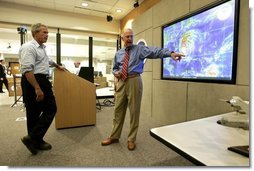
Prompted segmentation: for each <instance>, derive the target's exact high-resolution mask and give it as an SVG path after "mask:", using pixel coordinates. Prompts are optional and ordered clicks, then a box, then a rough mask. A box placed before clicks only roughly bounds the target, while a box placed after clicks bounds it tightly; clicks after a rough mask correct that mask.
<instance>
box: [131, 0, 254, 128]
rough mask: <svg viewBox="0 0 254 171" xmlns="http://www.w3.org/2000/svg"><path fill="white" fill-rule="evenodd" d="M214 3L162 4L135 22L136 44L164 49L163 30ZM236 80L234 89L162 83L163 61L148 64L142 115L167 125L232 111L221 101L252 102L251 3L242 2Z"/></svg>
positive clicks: (166, 0)
mask: <svg viewBox="0 0 254 171" xmlns="http://www.w3.org/2000/svg"><path fill="white" fill-rule="evenodd" d="M214 1H215V0H161V1H160V2H159V3H157V4H156V5H155V6H154V7H152V8H151V9H149V10H148V11H146V12H145V13H144V14H142V15H141V16H139V17H138V18H137V19H135V21H134V22H133V30H134V32H135V34H136V35H135V40H138V39H140V38H143V39H145V40H146V41H147V44H148V45H150V46H159V47H160V46H161V26H162V25H164V24H166V23H168V22H170V21H172V20H174V19H176V18H179V17H181V16H183V15H185V14H187V13H189V12H192V11H194V10H196V9H198V8H201V7H203V6H205V5H207V4H209V3H213V2H214ZM240 3H241V4H240V24H239V41H238V61H237V79H236V84H235V85H229V84H214V83H213V84H211V83H195V82H180V81H169V80H161V79H160V76H161V75H160V74H161V60H148V61H147V63H146V64H145V70H144V73H143V74H142V78H143V82H144V84H143V86H144V93H143V100H142V108H141V111H142V114H147V115H151V116H152V117H153V118H155V119H157V120H160V121H163V123H165V124H173V123H178V122H184V121H188V120H193V119H197V118H203V117H208V116H213V115H217V114H220V113H225V112H228V111H231V107H230V106H229V105H228V104H226V103H225V102H222V101H220V99H229V98H230V97H231V96H233V95H237V96H240V97H242V98H243V99H245V100H249V98H250V97H249V62H250V60H249V58H250V54H249V51H250V49H249V42H250V40H249V31H250V30H249V28H250V25H249V6H248V5H249V1H248V0H244V1H241V2H240Z"/></svg>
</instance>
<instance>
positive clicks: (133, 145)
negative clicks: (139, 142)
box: [128, 141, 136, 151]
mask: <svg viewBox="0 0 254 171" xmlns="http://www.w3.org/2000/svg"><path fill="white" fill-rule="evenodd" d="M135 147H136V144H135V142H131V141H128V149H129V150H131V151H132V150H134V149H135Z"/></svg>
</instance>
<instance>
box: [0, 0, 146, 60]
mask: <svg viewBox="0 0 254 171" xmlns="http://www.w3.org/2000/svg"><path fill="white" fill-rule="evenodd" d="M0 1H1V2H6V3H13V4H15V5H25V6H32V7H37V8H44V9H51V10H57V11H64V12H70V13H76V14H85V15H88V16H97V17H103V18H105V19H106V16H107V15H109V14H110V15H111V16H112V17H113V20H121V19H122V18H123V17H124V16H126V15H127V14H128V13H129V12H130V11H131V10H133V9H134V7H133V5H134V3H135V2H136V1H137V0H0ZM143 1H144V0H139V1H138V2H139V4H141V3H142V2H143ZM82 2H86V3H87V4H88V7H82V6H81V3H82ZM116 9H121V10H122V13H117V12H116ZM28 36H30V34H28ZM66 36H67V37H66ZM87 38H88V37H80V36H79V37H78V40H79V42H76V41H73V42H72V43H71V44H76V45H77V46H79V45H80V41H81V42H82V44H83V45H84V41H85V40H87ZM29 39H30V38H29ZM51 39H52V41H53V42H54V41H55V38H54V36H52V35H51V36H50V38H49V40H48V43H51V42H52V41H51ZM74 39H77V36H74V37H73V35H64V34H62V42H65V41H68V42H69V41H71V40H74ZM94 41H96V44H94V46H93V48H94V53H93V56H94V57H95V58H98V59H100V60H108V59H113V57H114V54H115V51H116V45H115V44H116V40H115V39H108V38H104V39H103V38H94ZM9 45H11V47H12V48H9ZM19 46H20V37H19V35H18V34H17V30H16V29H5V28H0V51H1V53H5V55H8V54H16V53H17V51H18V49H19ZM83 49H84V50H85V51H87V50H88V45H87V43H85V47H83Z"/></svg>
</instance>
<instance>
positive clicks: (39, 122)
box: [21, 74, 57, 141]
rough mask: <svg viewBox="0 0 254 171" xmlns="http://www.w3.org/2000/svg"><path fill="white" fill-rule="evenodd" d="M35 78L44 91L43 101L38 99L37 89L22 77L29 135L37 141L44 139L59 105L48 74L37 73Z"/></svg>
mask: <svg viewBox="0 0 254 171" xmlns="http://www.w3.org/2000/svg"><path fill="white" fill-rule="evenodd" d="M35 78H36V80H37V82H38V83H39V85H40V87H41V89H42V91H43V93H44V100H43V101H42V102H37V101H36V93H35V90H34V88H33V87H32V85H31V84H30V83H29V82H28V81H27V79H26V77H25V76H24V75H23V76H22V78H21V86H22V92H23V100H24V103H25V107H26V117H27V132H28V135H29V136H30V137H31V138H32V139H34V140H36V141H42V140H43V137H44V135H45V134H46V132H47V130H48V128H49V127H50V125H51V123H52V121H53V119H54V117H55V114H56V111H57V107H56V101H55V97H54V94H53V91H52V85H51V83H50V82H49V80H48V79H47V77H46V75H42V74H35Z"/></svg>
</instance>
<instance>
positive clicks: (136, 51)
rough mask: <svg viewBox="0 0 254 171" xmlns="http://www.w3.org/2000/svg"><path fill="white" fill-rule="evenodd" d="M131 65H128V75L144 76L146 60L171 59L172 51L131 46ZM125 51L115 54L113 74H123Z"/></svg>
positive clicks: (123, 49) (121, 50)
mask: <svg viewBox="0 0 254 171" xmlns="http://www.w3.org/2000/svg"><path fill="white" fill-rule="evenodd" d="M128 48H129V56H130V58H129V65H128V75H132V74H142V73H143V68H144V60H145V59H146V58H148V59H156V58H161V59H162V58H166V57H170V54H171V51H169V50H168V49H163V48H158V47H149V46H144V45H132V46H129V47H128ZM125 49H126V48H122V49H120V50H118V51H117V52H116V54H115V59H114V66H113V71H112V73H113V74H116V73H117V72H121V70H122V66H123V59H124V56H125Z"/></svg>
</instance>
